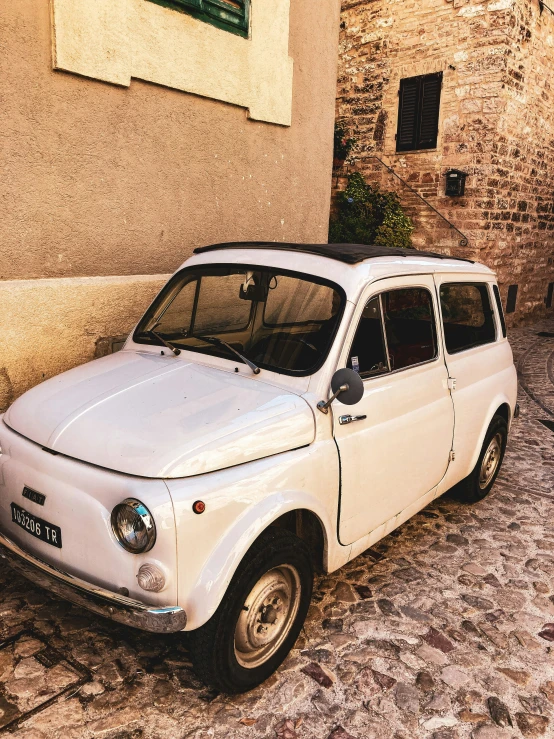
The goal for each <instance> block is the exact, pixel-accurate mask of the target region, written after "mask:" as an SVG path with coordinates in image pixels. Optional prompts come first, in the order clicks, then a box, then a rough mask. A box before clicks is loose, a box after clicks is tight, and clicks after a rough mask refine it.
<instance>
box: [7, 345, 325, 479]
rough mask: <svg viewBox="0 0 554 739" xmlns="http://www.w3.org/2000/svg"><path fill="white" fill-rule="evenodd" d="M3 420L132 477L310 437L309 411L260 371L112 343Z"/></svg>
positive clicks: (218, 463) (242, 457)
mask: <svg viewBox="0 0 554 739" xmlns="http://www.w3.org/2000/svg"><path fill="white" fill-rule="evenodd" d="M4 422H5V423H6V424H7V425H8V426H9V427H10V428H12V429H13V430H14V431H17V432H18V433H20V434H22V435H23V436H25V437H27V438H28V439H30V440H32V441H34V442H36V443H37V444H41V445H42V446H44V447H46V448H47V449H49V450H52V451H54V452H59V453H61V454H65V455H67V456H69V457H73V458H75V459H80V460H82V461H84V462H90V463H91V464H95V465H99V466H101V467H106V468H108V469H112V470H116V471H119V472H125V473H127V474H131V475H139V476H141V477H156V478H175V477H189V476H191V475H198V474H202V473H205V472H212V471H214V470H219V469H223V468H225V467H230V466H233V465H237V464H241V463H243V462H250V461H252V460H255V459H261V458H262V457H267V456H269V455H272V454H278V453H279V452H285V451H288V450H290V449H295V448H297V447H300V446H305V445H307V444H310V443H311V442H312V441H313V440H314V434H315V422H314V418H313V413H312V411H311V409H310V407H309V405H308V404H307V403H306V401H305V400H303V399H302V398H301V397H300V396H298V395H295V394H293V393H291V392H289V391H286V390H283V389H282V388H278V387H275V386H273V385H269V384H267V383H265V382H263V380H260V379H253V378H249V377H247V376H244V375H242V374H238V373H237V374H235V373H231V372H226V371H223V370H220V369H216V368H213V367H206V366H203V365H200V364H196V363H193V362H187V361H186V360H185V359H184V358H180V359H176V358H175V357H172V356H166V357H163V356H161V355H159V356H158V355H154V354H146V353H144V354H139V353H134V352H125V351H123V352H119V353H117V354H113V355H111V356H108V357H105V358H103V359H98V360H96V361H93V362H90V363H88V364H85V365H82V366H81V367H77V368H75V369H73V370H70V371H69V372H65V373H64V374H62V375H58V376H57V377H54V378H52V379H51V380H47V381H46V382H43V383H42V384H40V385H37V386H36V387H35V388H33V389H32V390H29V391H28V392H27V393H25V395H23V396H21V398H19V399H18V400H16V402H15V403H14V404H13V405H12V406H11V408H10V409H9V410H8V412H7V413H6V415H5V416H4Z"/></svg>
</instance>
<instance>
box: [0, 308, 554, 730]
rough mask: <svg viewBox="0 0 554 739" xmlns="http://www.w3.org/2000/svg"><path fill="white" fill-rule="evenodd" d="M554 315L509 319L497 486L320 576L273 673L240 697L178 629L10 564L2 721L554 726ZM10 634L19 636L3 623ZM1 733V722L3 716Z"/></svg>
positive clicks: (0, 647)
mask: <svg viewBox="0 0 554 739" xmlns="http://www.w3.org/2000/svg"><path fill="white" fill-rule="evenodd" d="M540 330H543V331H550V332H553V333H554V321H552V320H551V321H549V322H543V323H542V324H541V325H534V326H532V327H528V328H525V329H517V330H513V331H512V332H511V333H510V338H511V340H512V344H513V346H514V350H515V356H516V362H517V364H518V367H519V370H520V373H521V386H522V387H521V392H520V402H521V408H522V412H521V418H520V420H519V421H518V422H517V425H516V427H515V428H514V430H513V433H512V436H511V440H510V445H509V451H508V453H507V456H506V460H505V463H504V468H503V471H502V474H501V477H500V478H499V480H498V482H497V484H496V485H495V488H494V490H493V493H492V494H491V496H489V498H488V499H487V500H485V501H483V502H482V503H480V504H478V505H476V506H473V507H469V506H464V505H462V504H460V503H458V502H457V501H456V500H455V499H453V498H452V497H449V496H445V497H443V498H441V499H439V500H437V501H435V502H434V503H433V504H432V505H430V506H429V507H428V508H426V509H425V510H424V511H422V512H421V513H420V514H418V515H417V516H415V517H414V518H413V519H412V520H411V521H409V522H407V523H406V524H404V525H403V526H402V527H401V528H400V529H398V530H397V531H395V532H393V534H391V535H390V536H388V537H387V538H386V539H384V540H382V541H381V542H379V544H378V545H377V546H376V547H375V549H373V550H370V551H368V552H366V553H365V554H364V555H362V556H360V557H358V558H357V559H356V560H354V561H353V562H351V563H349V564H348V565H347V566H346V567H343V568H342V569H341V570H339V571H338V572H335V573H333V574H332V575H331V576H328V577H322V578H320V579H319V580H318V582H317V583H316V588H315V592H314V598H313V604H312V607H311V611H310V613H309V617H308V619H307V622H306V627H305V630H304V633H303V635H302V636H301V638H300V639H299V641H298V643H297V645H296V648H295V649H294V650H293V652H292V653H291V655H290V656H289V657H288V659H287V660H286V661H285V663H284V665H283V666H282V667H281V669H280V670H279V671H278V673H277V674H276V675H275V676H274V677H272V678H271V679H270V680H269V681H268V682H267V683H266V684H264V685H263V686H262V687H261V688H259V689H257V690H255V691H253V692H252V693H250V694H247V695H244V696H239V697H233V698H229V697H225V696H222V695H217V694H214V693H213V692H211V691H210V690H208V689H207V688H205V687H204V686H203V685H202V684H201V683H200V682H199V681H198V679H197V678H196V677H195V676H194V674H193V672H192V671H191V669H190V663H189V661H188V658H187V653H186V650H185V649H184V646H183V643H182V639H181V637H179V636H171V637H156V636H151V635H146V634H141V633H140V632H137V631H134V630H131V629H125V628H123V627H119V626H117V625H114V624H112V623H110V622H107V621H104V620H102V619H99V618H94V617H92V616H90V615H89V614H88V613H86V612H84V611H81V610H79V609H78V608H75V607H72V606H70V605H68V604H66V603H64V602H62V601H59V600H57V599H55V598H53V597H50V596H49V595H47V594H46V593H44V592H42V591H40V590H39V589H38V588H35V587H33V586H31V585H30V584H28V583H27V582H25V581H23V580H22V579H20V578H19V577H16V576H15V575H12V574H11V572H9V571H7V570H4V569H0V586H1V589H0V619H1V620H0V629H1V632H0V635H1V636H2V638H4V639H5V640H4V642H3V643H0V726H6V725H7V724H8V723H9V722H13V721H14V720H17V719H18V718H20V719H21V720H20V722H19V724H17V723H16V724H14V723H12V724H11V729H8V730H6V732H7V733H8V732H13V733H12V735H13V736H15V737H17V739H46V737H48V738H50V737H52V739H57V738H62V737H63V739H77V738H78V737H79V738H81V737H83V738H88V737H105V738H106V739H150V738H152V739H158V738H159V739H162V738H163V739H165V738H167V739H184V738H185V737H189V738H190V739H193V738H194V739H201V738H202V737H215V738H220V737H244V738H245V739H258V738H259V737H275V738H276V739H277V738H279V739H295V738H298V739H304V738H305V739H328V738H332V739H349V737H355V739H373V738H375V739H377V738H382V739H419V738H420V737H422V738H423V737H429V738H430V739H431V738H432V739H465V738H469V737H471V738H472V739H503V738H506V739H511V738H518V739H519V738H520V737H540V736H542V737H550V738H552V737H554V652H553V651H552V649H553V647H554V626H551V627H545V624H553V623H554V578H553V576H552V573H553V571H554V522H553V513H554V454H553V450H554V433H553V432H552V431H551V430H550V429H549V428H547V427H546V426H544V425H543V424H541V423H540V420H541V419H542V420H550V421H554V338H552V337H550V338H549V337H540V336H538V335H537V332H538V331H540ZM7 637H11V639H10V638H7ZM0 733H1V730H0Z"/></svg>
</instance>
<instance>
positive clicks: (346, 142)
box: [333, 123, 356, 161]
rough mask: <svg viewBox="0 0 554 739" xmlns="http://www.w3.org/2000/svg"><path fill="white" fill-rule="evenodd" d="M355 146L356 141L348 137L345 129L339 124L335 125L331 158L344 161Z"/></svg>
mask: <svg viewBox="0 0 554 739" xmlns="http://www.w3.org/2000/svg"><path fill="white" fill-rule="evenodd" d="M355 144H356V139H353V138H349V137H348V133H347V131H346V128H345V127H344V126H343V125H342V124H341V123H335V139H334V148H333V156H334V157H335V158H336V159H340V160H342V161H344V160H345V159H346V157H347V156H348V155H349V154H350V152H351V151H352V148H353V147H354V145H355Z"/></svg>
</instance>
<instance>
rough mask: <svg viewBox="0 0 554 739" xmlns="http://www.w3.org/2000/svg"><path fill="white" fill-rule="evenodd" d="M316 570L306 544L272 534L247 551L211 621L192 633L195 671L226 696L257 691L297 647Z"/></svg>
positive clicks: (287, 535)
mask: <svg viewBox="0 0 554 739" xmlns="http://www.w3.org/2000/svg"><path fill="white" fill-rule="evenodd" d="M312 584H313V569H312V563H311V557H310V551H309V549H308V547H307V546H306V545H305V543H304V542H303V541H302V540H301V539H299V538H298V537H297V536H295V535H294V534H291V533H290V532H289V531H286V530H284V529H276V528H275V529H273V528H270V529H268V530H267V531H265V532H264V533H263V534H262V535H261V536H260V538H259V539H257V541H255V542H254V544H253V545H252V547H251V548H250V549H249V550H248V552H247V554H246V556H245V557H244V559H243V561H242V562H241V564H240V565H239V567H238V569H237V572H236V573H235V575H234V577H233V579H232V580H231V583H230V585H229V588H228V589H227V592H226V594H225V596H224V598H223V600H222V602H221V604H220V606H219V608H218V609H217V611H216V612H215V614H214V615H213V616H212V618H211V619H210V620H209V621H208V622H207V623H206V624H205V625H204V626H201V627H200V628H199V629H196V630H195V631H192V632H190V634H189V647H190V652H191V656H192V661H193V664H194V668H195V670H196V672H197V673H198V675H199V676H200V677H201V678H202V680H204V682H206V683H207V684H208V685H211V686H212V687H214V688H216V689H217V690H220V691H221V692H223V693H243V692H245V691H247V690H251V689H252V688H255V687H256V686H257V685H259V684H260V683H262V682H263V681H264V680H267V678H268V677H269V676H270V675H271V674H272V673H273V672H274V671H275V670H276V669H277V667H278V666H279V665H280V664H281V662H282V661H283V660H284V659H285V657H286V656H287V654H288V653H289V651H290V649H291V648H292V646H293V645H294V643H295V641H296V639H297V637H298V634H299V633H300V629H301V628H302V625H303V623H304V619H305V618H306V613H307V612H308V608H309V606H310V600H311V595H312Z"/></svg>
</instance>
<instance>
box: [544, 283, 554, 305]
mask: <svg viewBox="0 0 554 739" xmlns="http://www.w3.org/2000/svg"><path fill="white" fill-rule="evenodd" d="M553 294H554V282H549V283H548V292H547V294H546V307H547V308H552V295H553Z"/></svg>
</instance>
